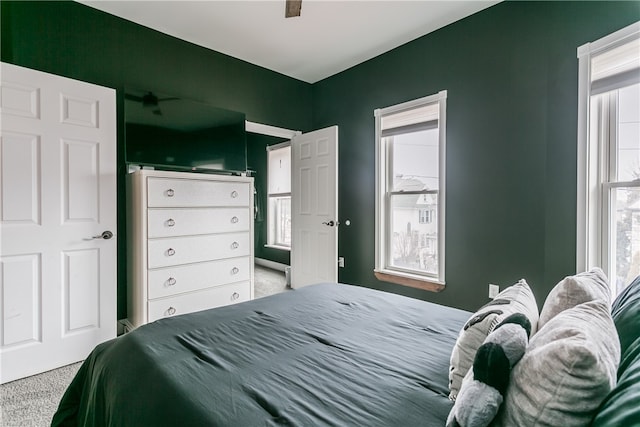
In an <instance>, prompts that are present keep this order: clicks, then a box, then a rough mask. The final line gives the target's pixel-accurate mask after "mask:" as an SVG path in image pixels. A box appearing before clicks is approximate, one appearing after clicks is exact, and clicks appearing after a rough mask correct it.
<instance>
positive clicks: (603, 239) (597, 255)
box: [577, 24, 640, 297]
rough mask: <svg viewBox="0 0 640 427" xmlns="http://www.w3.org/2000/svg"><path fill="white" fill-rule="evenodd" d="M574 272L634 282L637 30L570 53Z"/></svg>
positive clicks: (637, 246)
mask: <svg viewBox="0 0 640 427" xmlns="http://www.w3.org/2000/svg"><path fill="white" fill-rule="evenodd" d="M578 58H579V59H580V62H579V64H580V80H579V90H580V92H579V97H580V99H579V106H580V111H579V119H578V230H577V236H578V248H577V249H578V251H577V269H578V271H583V270H586V269H589V268H591V267H595V266H598V267H601V268H602V269H603V270H604V271H605V273H606V274H607V276H608V277H609V281H610V283H611V287H612V293H613V296H614V297H615V295H617V294H618V293H619V292H620V291H621V290H622V289H623V288H624V287H625V286H626V285H627V284H629V283H630V282H631V280H632V279H633V278H635V277H636V276H638V275H640V24H634V25H632V26H629V27H627V28H624V29H622V30H620V31H618V32H616V33H614V34H611V35H609V36H607V37H604V38H603V39H600V40H598V41H596V42H593V43H589V44H587V45H584V46H581V47H580V48H579V49H578Z"/></svg>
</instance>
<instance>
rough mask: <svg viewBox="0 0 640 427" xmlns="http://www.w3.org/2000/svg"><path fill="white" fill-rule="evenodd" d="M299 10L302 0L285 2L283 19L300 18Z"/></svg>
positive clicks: (287, 0)
mask: <svg viewBox="0 0 640 427" xmlns="http://www.w3.org/2000/svg"><path fill="white" fill-rule="evenodd" d="M300 9H302V0H286V2H285V10H284V17H285V18H293V17H295V16H300Z"/></svg>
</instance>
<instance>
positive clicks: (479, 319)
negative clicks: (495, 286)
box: [449, 279, 538, 400]
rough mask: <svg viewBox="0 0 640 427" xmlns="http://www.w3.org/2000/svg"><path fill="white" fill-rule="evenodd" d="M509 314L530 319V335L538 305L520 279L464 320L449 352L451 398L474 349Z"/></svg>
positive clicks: (536, 320) (474, 354) (471, 359)
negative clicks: (519, 314) (521, 315)
mask: <svg viewBox="0 0 640 427" xmlns="http://www.w3.org/2000/svg"><path fill="white" fill-rule="evenodd" d="M513 313H522V314H524V315H525V316H527V318H528V319H529V322H531V334H532V335H533V333H534V332H535V329H536V326H537V324H538V305H537V303H536V299H535V297H534V296H533V292H532V291H531V288H530V287H529V285H528V284H527V282H526V281H525V280H524V279H521V280H520V281H519V282H518V283H516V284H514V285H512V286H509V287H508V288H506V289H504V290H503V291H502V292H500V293H499V294H498V295H497V296H496V297H495V299H494V300H493V301H491V302H489V303H488V304H486V305H484V306H483V307H481V308H480V309H479V310H478V311H477V312H475V313H474V314H473V316H471V318H470V319H469V320H468V321H467V323H465V325H464V327H463V328H462V330H461V331H460V334H459V335H458V339H457V341H456V343H455V345H454V347H453V351H452V352H451V359H450V366H449V390H450V394H449V398H450V399H451V400H455V399H456V397H457V396H458V392H459V391H460V387H461V386H462V380H463V379H464V377H465V375H466V374H467V372H468V371H469V369H470V368H471V366H473V360H474V358H475V356H476V352H477V351H478V348H479V347H480V346H481V345H482V343H483V342H484V340H485V338H487V335H489V333H491V331H493V329H494V328H495V327H496V326H497V325H498V324H499V323H500V322H502V321H503V320H504V319H505V318H506V317H507V316H509V315H511V314H513Z"/></svg>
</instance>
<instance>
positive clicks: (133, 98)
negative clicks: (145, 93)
mask: <svg viewBox="0 0 640 427" xmlns="http://www.w3.org/2000/svg"><path fill="white" fill-rule="evenodd" d="M124 99H128V100H129V101H135V102H142V97H141V96H136V95H131V94H129V93H125V94H124Z"/></svg>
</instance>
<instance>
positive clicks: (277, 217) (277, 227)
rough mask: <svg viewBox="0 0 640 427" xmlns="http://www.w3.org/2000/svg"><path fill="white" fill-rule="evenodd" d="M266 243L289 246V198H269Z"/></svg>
mask: <svg viewBox="0 0 640 427" xmlns="http://www.w3.org/2000/svg"><path fill="white" fill-rule="evenodd" d="M268 243H269V244H270V245H278V246H289V247H290V246H291V196H286V197H269V242H268Z"/></svg>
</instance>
